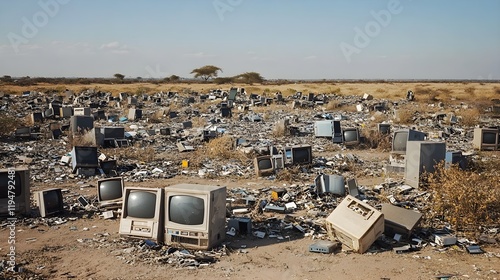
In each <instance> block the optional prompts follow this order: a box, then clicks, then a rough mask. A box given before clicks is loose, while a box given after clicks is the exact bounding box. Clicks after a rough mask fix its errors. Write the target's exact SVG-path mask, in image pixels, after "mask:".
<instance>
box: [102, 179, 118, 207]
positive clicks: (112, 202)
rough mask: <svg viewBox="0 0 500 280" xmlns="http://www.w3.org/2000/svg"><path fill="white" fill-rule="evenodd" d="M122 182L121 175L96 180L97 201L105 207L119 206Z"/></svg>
mask: <svg viewBox="0 0 500 280" xmlns="http://www.w3.org/2000/svg"><path fill="white" fill-rule="evenodd" d="M123 188H124V182H123V178H122V177H113V178H106V179H101V180H98V181H97V201H99V205H100V206H102V207H105V208H120V207H121V206H122V202H123Z"/></svg>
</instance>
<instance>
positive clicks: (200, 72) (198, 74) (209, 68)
mask: <svg viewBox="0 0 500 280" xmlns="http://www.w3.org/2000/svg"><path fill="white" fill-rule="evenodd" d="M218 71H220V72H222V69H220V68H219V67H217V66H213V65H205V66H203V67H200V68H196V69H194V70H193V71H191V74H194V77H195V78H202V79H203V80H205V81H208V79H210V78H215V77H217V74H218V73H217V72H218Z"/></svg>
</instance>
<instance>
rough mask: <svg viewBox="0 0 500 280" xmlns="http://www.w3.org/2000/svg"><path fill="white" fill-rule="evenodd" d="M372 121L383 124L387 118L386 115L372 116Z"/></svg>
mask: <svg viewBox="0 0 500 280" xmlns="http://www.w3.org/2000/svg"><path fill="white" fill-rule="evenodd" d="M372 120H373V122H375V123H381V122H383V121H386V120H387V116H386V115H385V114H373V115H372Z"/></svg>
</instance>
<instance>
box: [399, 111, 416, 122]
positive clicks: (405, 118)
mask: <svg viewBox="0 0 500 280" xmlns="http://www.w3.org/2000/svg"><path fill="white" fill-rule="evenodd" d="M397 110H398V115H397V117H396V119H395V120H394V121H395V122H396V123H399V124H412V123H413V117H414V115H415V113H416V111H415V109H412V108H409V107H401V108H398V109H397Z"/></svg>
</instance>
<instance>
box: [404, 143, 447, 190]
mask: <svg viewBox="0 0 500 280" xmlns="http://www.w3.org/2000/svg"><path fill="white" fill-rule="evenodd" d="M445 157H446V143H445V142H432V141H408V143H407V146H406V158H405V183H406V184H408V185H410V186H412V187H414V188H418V187H419V185H420V179H421V178H420V177H421V175H422V173H423V172H424V171H425V172H429V173H432V172H434V170H435V168H434V166H435V165H436V164H438V163H440V162H441V161H444V160H445Z"/></svg>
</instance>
